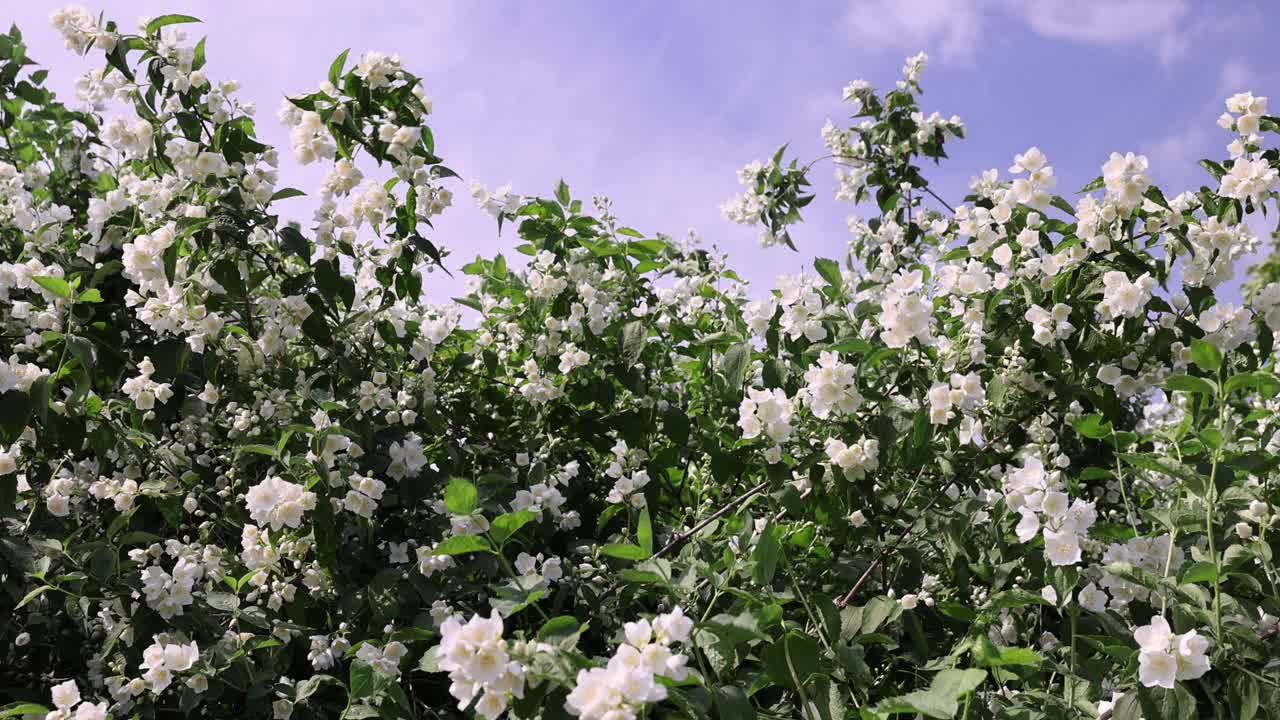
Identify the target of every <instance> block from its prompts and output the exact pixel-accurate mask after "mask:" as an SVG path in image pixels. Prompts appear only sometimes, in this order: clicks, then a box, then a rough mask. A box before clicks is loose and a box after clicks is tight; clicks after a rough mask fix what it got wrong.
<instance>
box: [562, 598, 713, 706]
mask: <svg viewBox="0 0 1280 720" xmlns="http://www.w3.org/2000/svg"><path fill="white" fill-rule="evenodd" d="M692 630H693V621H692V620H690V619H689V618H687V617H685V615H684V611H683V610H681V609H680V608H678V607H677V608H676V609H674V610H672V611H671V612H670V613H667V614H665V615H659V616H658V617H656V618H654V620H653V623H652V624H650V623H649V621H647V620H640V621H637V622H629V623H625V624H624V625H623V631H624V632H623V634H624V636H625V637H626V643H625V644H623V645H620V646H619V647H618V649H617V651H616V652H615V653H614V656H613V657H612V658H610V659H609V663H608V664H607V665H606V666H605V667H602V668H600V667H597V668H591V669H590V670H579V671H578V676H577V678H576V680H575V683H574V686H573V690H572V691H570V693H569V697H568V698H566V700H565V709H566V710H568V711H569V712H570V713H573V714H574V715H577V716H578V717H580V718H582V719H583V720H614V719H618V720H621V719H623V718H635V717H637V716H638V715H639V714H640V713H641V712H642V711H643V709H644V707H645V706H646V705H649V704H651V703H656V702H661V701H662V700H665V699H666V698H667V688H666V686H665V685H662V684H661V683H658V682H657V680H656V678H657V677H659V676H662V677H666V678H670V679H671V680H675V681H677V682H678V681H680V680H683V679H684V678H685V677H686V676H687V675H688V673H689V671H688V669H687V668H686V667H685V665H686V664H687V662H688V658H687V657H685V656H684V655H681V654H676V653H673V652H672V651H671V648H670V646H671V645H672V644H673V643H679V642H686V641H687V640H688V638H689V634H690V633H691V632H692Z"/></svg>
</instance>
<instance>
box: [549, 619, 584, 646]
mask: <svg viewBox="0 0 1280 720" xmlns="http://www.w3.org/2000/svg"><path fill="white" fill-rule="evenodd" d="M581 629H582V623H580V622H578V618H576V617H573V616H572V615H560V616H559V617H553V618H551V619H550V620H548V621H546V622H545V623H543V624H542V627H541V628H540V629H539V630H538V639H539V640H546V641H547V642H557V641H560V640H565V639H567V638H569V637H572V636H573V635H576V634H577V633H578V631H579V630H581Z"/></svg>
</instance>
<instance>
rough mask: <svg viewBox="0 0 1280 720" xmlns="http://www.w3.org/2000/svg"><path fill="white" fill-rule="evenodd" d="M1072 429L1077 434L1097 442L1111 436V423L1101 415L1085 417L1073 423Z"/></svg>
mask: <svg viewBox="0 0 1280 720" xmlns="http://www.w3.org/2000/svg"><path fill="white" fill-rule="evenodd" d="M1071 427H1072V428H1074V429H1075V431H1076V432H1077V433H1079V434H1080V435H1083V436H1084V437H1087V438H1093V439H1095V440H1097V439H1099V438H1105V437H1110V436H1111V431H1112V427H1111V423H1110V422H1108V421H1107V419H1106V418H1104V417H1102V416H1101V415H1096V414H1095V415H1085V416H1084V417H1082V418H1079V419H1078V420H1076V421H1075V422H1073V423H1071Z"/></svg>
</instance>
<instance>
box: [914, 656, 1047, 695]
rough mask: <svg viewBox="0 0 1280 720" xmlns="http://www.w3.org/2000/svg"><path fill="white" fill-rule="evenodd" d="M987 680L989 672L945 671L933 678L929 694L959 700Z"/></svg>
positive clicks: (973, 669)
mask: <svg viewBox="0 0 1280 720" xmlns="http://www.w3.org/2000/svg"><path fill="white" fill-rule="evenodd" d="M1033 654H1034V653H1033ZM986 679H987V672H986V671H985V670H979V669H977V668H968V669H966V670H956V669H950V670H943V671H942V672H940V673H938V674H937V675H935V676H933V682H932V683H930V684H929V693H930V694H937V695H941V696H943V697H949V698H951V699H953V700H957V699H959V698H962V697H964V696H965V695H967V694H968V693H971V692H973V691H974V690H977V689H978V686H979V685H981V684H982V683H983V681H984V680H986Z"/></svg>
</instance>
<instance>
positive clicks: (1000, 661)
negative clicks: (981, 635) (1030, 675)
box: [982, 647, 1044, 667]
mask: <svg viewBox="0 0 1280 720" xmlns="http://www.w3.org/2000/svg"><path fill="white" fill-rule="evenodd" d="M1042 662H1044V658H1042V657H1040V654H1039V653H1037V652H1036V651H1034V650H1028V649H1027V648H1019V647H1006V648H1000V651H999V652H998V653H997V654H996V655H995V656H993V657H988V658H984V659H983V661H982V665H984V666H986V667H1005V666H1008V665H1030V666H1032V667H1035V666H1038V665H1039V664H1040V663H1042Z"/></svg>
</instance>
